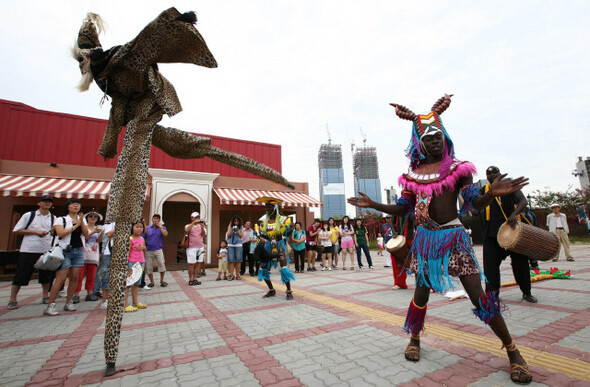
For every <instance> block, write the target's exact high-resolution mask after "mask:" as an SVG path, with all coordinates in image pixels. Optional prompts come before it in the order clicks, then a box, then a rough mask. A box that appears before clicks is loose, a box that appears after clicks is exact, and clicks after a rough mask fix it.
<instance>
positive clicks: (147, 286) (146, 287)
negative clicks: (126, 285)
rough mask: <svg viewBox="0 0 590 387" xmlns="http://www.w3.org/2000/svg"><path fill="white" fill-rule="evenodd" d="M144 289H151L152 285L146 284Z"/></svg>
mask: <svg viewBox="0 0 590 387" xmlns="http://www.w3.org/2000/svg"><path fill="white" fill-rule="evenodd" d="M142 289H143V290H150V289H151V288H150V286H149V285H145V286H144V287H143V288H142Z"/></svg>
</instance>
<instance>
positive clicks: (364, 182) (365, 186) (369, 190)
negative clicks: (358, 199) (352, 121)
mask: <svg viewBox="0 0 590 387" xmlns="http://www.w3.org/2000/svg"><path fill="white" fill-rule="evenodd" d="M352 170H353V175H354V191H355V193H356V192H358V191H361V192H364V193H365V194H366V195H367V196H368V197H370V198H371V199H372V200H374V201H375V202H377V203H381V180H379V163H378V162H377V148H375V147H372V146H362V147H359V148H356V149H355V150H354V153H353V156H352ZM366 211H367V209H365V208H359V207H356V215H357V216H358V215H360V213H361V212H366Z"/></svg>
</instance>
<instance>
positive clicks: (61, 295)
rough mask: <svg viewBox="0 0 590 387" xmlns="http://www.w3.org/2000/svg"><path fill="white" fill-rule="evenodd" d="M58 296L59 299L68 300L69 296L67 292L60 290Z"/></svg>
mask: <svg viewBox="0 0 590 387" xmlns="http://www.w3.org/2000/svg"><path fill="white" fill-rule="evenodd" d="M58 295H59V298H66V297H67V296H68V295H67V293H66V291H65V290H60V291H59V294H58Z"/></svg>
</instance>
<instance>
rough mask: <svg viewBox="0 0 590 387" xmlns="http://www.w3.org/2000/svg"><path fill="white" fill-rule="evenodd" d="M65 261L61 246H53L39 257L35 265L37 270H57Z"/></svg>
mask: <svg viewBox="0 0 590 387" xmlns="http://www.w3.org/2000/svg"><path fill="white" fill-rule="evenodd" d="M64 259H65V258H64V252H63V249H62V248H61V247H59V246H53V247H51V248H50V249H49V250H48V251H47V252H45V253H43V254H42V255H41V256H40V257H39V259H38V260H37V262H36V263H35V269H39V270H51V271H53V270H57V269H59V267H60V266H61V264H62V263H63V262H64Z"/></svg>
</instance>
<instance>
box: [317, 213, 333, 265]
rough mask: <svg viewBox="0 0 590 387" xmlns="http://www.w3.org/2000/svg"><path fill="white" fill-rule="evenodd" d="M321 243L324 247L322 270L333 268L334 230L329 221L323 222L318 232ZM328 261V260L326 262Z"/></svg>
mask: <svg viewBox="0 0 590 387" xmlns="http://www.w3.org/2000/svg"><path fill="white" fill-rule="evenodd" d="M318 239H319V245H320V246H322V247H323V250H324V254H322V266H323V268H322V271H325V270H326V268H328V270H332V231H330V227H329V225H328V222H324V223H323V224H322V230H321V231H320V232H319V234H318ZM326 261H327V262H326Z"/></svg>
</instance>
